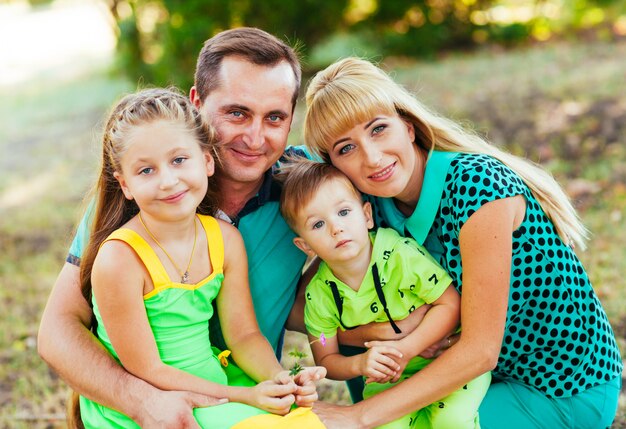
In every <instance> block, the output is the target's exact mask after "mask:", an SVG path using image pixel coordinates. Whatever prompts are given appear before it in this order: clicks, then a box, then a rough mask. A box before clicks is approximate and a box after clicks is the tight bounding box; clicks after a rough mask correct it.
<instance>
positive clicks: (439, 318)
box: [367, 284, 461, 382]
mask: <svg viewBox="0 0 626 429" xmlns="http://www.w3.org/2000/svg"><path fill="white" fill-rule="evenodd" d="M460 312H461V297H460V295H459V293H458V292H457V291H456V289H455V288H454V286H453V285H452V284H450V285H448V287H447V288H446V289H445V290H444V292H443V293H442V294H441V295H440V296H439V298H437V299H436V300H435V301H434V302H433V303H432V307H431V309H430V310H429V311H428V313H426V316H425V317H424V320H422V323H420V325H419V326H418V327H417V328H416V329H414V330H413V331H412V332H410V333H408V335H407V336H406V337H404V338H403V339H401V340H399V341H370V342H368V343H367V347H368V348H371V347H380V346H393V347H396V348H397V349H398V350H400V352H401V353H402V355H403V358H402V360H401V361H399V363H400V365H401V371H404V368H405V366H406V364H407V363H408V361H409V360H410V359H411V358H413V357H415V356H417V355H419V354H420V353H422V352H423V351H424V350H425V349H426V348H428V347H430V346H431V345H432V344H434V343H436V342H438V341H440V340H441V339H443V338H444V337H446V336H448V335H450V333H451V332H452V331H453V330H454V329H455V328H456V327H457V326H458V324H459V320H460ZM399 376H400V374H396V376H395V377H394V378H393V379H392V380H391V381H392V382H396V381H397V380H398V378H399Z"/></svg>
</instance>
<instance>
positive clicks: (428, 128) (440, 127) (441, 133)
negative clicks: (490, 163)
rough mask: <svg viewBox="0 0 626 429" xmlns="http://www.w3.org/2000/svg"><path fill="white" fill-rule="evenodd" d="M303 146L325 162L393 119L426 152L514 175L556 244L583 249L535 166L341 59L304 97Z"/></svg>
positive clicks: (579, 230) (577, 224) (562, 198)
mask: <svg viewBox="0 0 626 429" xmlns="http://www.w3.org/2000/svg"><path fill="white" fill-rule="evenodd" d="M306 105H307V112H306V117H305V120H304V139H305V143H306V145H307V146H308V147H309V148H310V149H311V150H312V151H313V152H315V153H317V154H318V155H319V156H321V157H322V159H324V160H325V161H327V162H330V157H329V155H328V146H329V145H330V144H331V143H332V141H333V139H336V138H337V136H339V135H341V134H343V133H345V132H346V131H348V130H349V129H351V128H352V127H353V126H354V125H356V124H359V123H362V122H366V121H369V120H370V119H372V118H373V117H374V116H375V115H378V114H383V115H394V114H397V115H399V116H400V117H402V118H403V119H405V120H408V121H410V122H411V123H412V124H413V125H414V128H415V137H416V138H415V143H416V144H417V145H418V146H420V147H421V148H422V149H424V150H426V151H428V152H430V151H431V150H439V151H444V152H464V153H474V154H485V155H489V156H492V157H494V158H496V159H498V160H500V161H501V162H502V163H504V164H505V165H507V166H508V167H509V168H511V169H512V170H513V171H514V172H515V173H516V174H518V175H519V176H520V177H521V178H522V180H523V181H524V182H525V183H526V185H527V186H528V187H529V188H530V190H531V191H532V193H533V195H534V196H535V198H537V200H538V202H539V204H540V205H541V207H542V209H543V211H544V212H545V213H546V215H547V216H548V218H550V220H551V221H552V223H553V224H554V226H555V228H556V231H557V232H558V234H559V236H560V237H561V239H562V240H563V241H564V242H565V243H568V244H574V243H575V244H576V245H578V246H579V247H580V248H582V249H584V248H585V240H586V238H587V236H588V231H587V229H586V228H585V227H584V225H583V224H582V222H581V221H580V218H579V217H578V215H577V213H576V210H575V209H574V207H573V206H572V204H571V202H570V200H569V198H568V197H567V195H566V194H565V192H564V191H563V189H562V188H561V187H560V186H559V184H558V183H557V182H556V181H555V180H554V178H553V177H552V176H551V175H550V174H549V173H548V172H546V171H545V170H543V169H542V168H541V167H539V166H538V165H536V164H534V163H532V162H530V161H528V160H525V159H522V158H519V157H517V156H515V155H512V154H510V153H508V152H505V151H503V150H501V149H498V148H497V147H495V146H493V145H491V144H489V143H488V142H487V141H485V140H484V139H483V138H482V137H480V136H478V135H477V134H475V133H474V132H472V131H470V130H467V129H465V128H463V127H462V126H461V125H459V124H458V123H456V122H454V121H452V120H450V119H447V118H444V117H443V116H441V115H439V114H437V113H435V112H434V111H432V110H430V109H428V108H427V107H426V106H424V105H423V104H422V103H420V102H419V101H418V100H417V99H416V98H415V96H414V95H413V94H411V93H410V92H409V91H407V90H406V89H405V88H403V87H402V86H400V85H399V84H397V83H396V82H394V81H393V79H392V78H391V77H390V76H389V75H388V74H387V73H385V72H384V71H383V70H382V69H380V68H379V67H377V66H375V65H374V64H372V63H370V62H369V61H366V60H362V59H359V58H345V59H343V60H340V61H338V62H336V63H334V64H332V65H330V66H328V67H327V68H326V69H325V70H322V71H320V72H319V73H317V74H316V75H315V77H314V78H313V79H312V80H311V82H310V83H309V86H308V88H307V91H306Z"/></svg>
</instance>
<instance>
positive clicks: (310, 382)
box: [293, 366, 326, 407]
mask: <svg viewBox="0 0 626 429" xmlns="http://www.w3.org/2000/svg"><path fill="white" fill-rule="evenodd" d="M324 377H326V368H324V367H323V366H312V367H305V368H304V369H303V370H302V371H300V372H299V373H298V374H296V376H295V377H294V378H293V381H294V382H295V383H296V385H297V386H298V387H297V389H296V404H297V405H298V406H299V407H312V406H313V403H314V402H315V401H317V399H318V397H317V389H316V386H315V382H316V381H318V380H321V379H322V378H324Z"/></svg>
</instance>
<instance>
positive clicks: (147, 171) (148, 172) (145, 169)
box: [139, 167, 154, 175]
mask: <svg viewBox="0 0 626 429" xmlns="http://www.w3.org/2000/svg"><path fill="white" fill-rule="evenodd" d="M153 170H154V169H153V168H150V167H146V168H142V169H141V170H139V174H144V175H145V174H150V173H152V171H153Z"/></svg>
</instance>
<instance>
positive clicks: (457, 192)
mask: <svg viewBox="0 0 626 429" xmlns="http://www.w3.org/2000/svg"><path fill="white" fill-rule="evenodd" d="M516 195H523V196H524V197H525V199H526V216H525V218H524V220H523V222H522V224H521V226H520V227H519V228H518V229H517V230H516V231H515V232H514V233H513V253H512V255H511V260H512V264H511V286H510V292H509V304H508V311H507V320H506V327H505V333H504V340H503V343H502V348H501V350H500V356H499V359H498V364H497V367H496V369H495V370H494V371H493V376H494V379H498V378H500V379H514V380H517V381H519V382H521V383H524V384H526V385H529V386H533V387H535V388H537V389H538V390H540V391H541V392H543V393H545V395H546V396H548V397H553V398H562V397H569V396H572V395H574V394H576V393H578V392H582V391H584V390H586V389H589V388H591V387H593V386H596V385H598V384H601V383H604V382H607V381H609V380H612V379H614V378H615V377H618V376H619V375H620V374H621V372H622V360H621V357H620V352H619V350H618V347H617V343H616V341H615V336H614V334H613V330H612V329H611V326H610V324H609V321H608V319H607V316H606V313H605V312H604V310H603V308H602V305H601V304H600V302H599V300H598V297H597V296H596V294H595V293H594V291H593V288H592V286H591V283H590V281H589V277H588V276H587V273H586V272H585V269H584V268H583V266H582V264H581V262H580V261H579V259H578V257H577V256H576V254H575V253H574V251H573V250H572V249H571V248H570V247H569V246H568V245H566V244H565V243H564V242H563V241H562V240H561V239H560V237H559V236H558V234H557V233H556V230H555V228H554V226H553V224H552V222H551V221H550V220H549V219H548V218H547V216H546V215H545V213H544V212H543V210H542V209H541V206H540V205H539V203H538V202H537V200H536V199H535V197H534V196H533V195H532V193H531V191H530V189H529V188H528V187H527V186H526V185H525V184H524V182H523V181H522V180H521V179H520V178H519V176H517V174H515V173H514V172H513V171H512V170H511V169H509V168H508V167H507V166H506V165H504V164H502V163H501V162H500V161H498V160H496V159H494V158H492V157H489V156H486V155H479V154H457V153H446V152H437V151H435V152H433V153H432V154H431V157H430V158H429V161H428V163H427V166H426V173H425V177H424V184H423V188H422V195H421V197H420V201H419V203H418V205H417V207H416V209H415V212H414V213H413V214H412V215H411V216H410V217H409V218H406V217H404V216H403V215H402V214H401V213H400V212H399V211H398V210H397V208H396V207H395V205H394V203H393V201H392V200H391V199H384V198H372V202H373V203H374V205H375V207H376V218H377V223H378V224H379V225H380V226H389V227H392V228H394V229H396V230H397V231H398V232H400V233H403V234H406V235H411V236H413V237H414V238H415V239H416V240H417V241H418V242H420V243H423V244H424V246H425V247H426V248H427V249H428V250H429V251H430V252H431V253H432V254H433V255H434V256H435V257H436V258H437V259H438V260H439V262H440V264H441V265H442V266H443V267H444V268H446V269H447V270H448V272H449V273H450V275H451V276H452V278H453V280H454V282H455V284H456V286H457V289H458V290H459V292H461V293H462V290H463V272H462V266H461V256H460V249H459V231H460V230H461V228H462V227H463V225H464V223H465V222H467V220H468V219H469V218H470V216H471V215H472V214H473V213H474V212H476V211H477V210H478V209H479V208H480V207H482V206H483V205H484V204H486V203H488V202H490V201H494V200H497V199H500V198H507V197H512V196H516Z"/></svg>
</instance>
